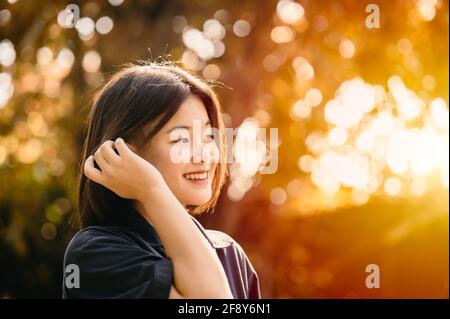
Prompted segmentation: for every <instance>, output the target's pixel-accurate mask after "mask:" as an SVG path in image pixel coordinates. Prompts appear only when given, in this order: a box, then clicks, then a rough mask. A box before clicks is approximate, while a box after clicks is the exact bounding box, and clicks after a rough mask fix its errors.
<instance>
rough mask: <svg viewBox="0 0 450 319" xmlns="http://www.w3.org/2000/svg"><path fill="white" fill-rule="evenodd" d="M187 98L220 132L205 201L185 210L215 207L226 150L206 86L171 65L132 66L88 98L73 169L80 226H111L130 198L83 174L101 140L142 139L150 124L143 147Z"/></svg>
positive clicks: (216, 105)
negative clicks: (89, 102) (77, 163)
mask: <svg viewBox="0 0 450 319" xmlns="http://www.w3.org/2000/svg"><path fill="white" fill-rule="evenodd" d="M191 94H194V95H197V96H198V97H199V98H200V99H201V100H202V102H203V103H204V105H205V108H206V111H207V114H208V117H209V120H210V122H211V126H212V127H215V128H217V129H218V131H219V132H220V136H219V138H218V139H217V140H216V143H218V147H219V151H220V159H221V160H220V161H219V163H218V164H217V167H216V171H215V175H214V180H213V182H212V194H213V195H212V196H211V199H210V200H209V201H208V202H207V203H205V204H203V205H201V206H194V207H188V210H189V212H190V213H193V214H200V213H203V212H205V211H209V210H210V209H211V208H213V207H214V206H215V204H216V202H217V199H218V197H219V193H220V189H221V187H222V185H223V184H224V182H225V176H226V163H225V160H224V157H225V152H226V150H225V142H224V133H223V132H224V131H223V130H224V124H223V117H222V111H221V107H220V104H219V101H218V98H217V96H216V94H215V92H214V91H213V89H212V87H211V85H210V84H209V83H208V82H206V81H204V80H202V79H200V78H198V77H196V76H194V75H192V74H190V73H188V72H186V71H184V70H183V69H181V68H180V67H178V66H177V65H176V64H175V63H173V62H169V61H164V62H157V63H156V62H146V63H145V64H143V65H134V64H132V65H127V66H126V67H125V68H123V69H122V70H121V71H119V72H117V73H115V74H114V75H113V76H112V77H111V79H110V80H109V81H108V82H107V83H106V84H105V85H104V86H103V88H102V89H101V90H100V92H98V93H97V94H96V96H95V97H94V101H93V107H92V109H91V112H90V114H89V118H88V127H87V136H86V140H85V142H84V146H83V150H82V154H81V161H80V168H79V178H78V182H79V185H78V205H79V209H78V212H77V215H76V216H75V220H74V222H75V223H76V224H77V225H78V226H79V227H80V228H84V227H87V226H91V225H102V224H109V223H111V222H115V221H117V220H120V217H121V215H124V214H126V213H127V211H129V210H130V209H132V208H133V202H132V200H129V199H124V198H121V197H119V196H118V195H116V194H115V193H114V192H112V191H110V190H109V189H107V188H105V187H103V186H102V185H99V184H97V183H95V182H93V181H91V180H89V179H88V178H87V177H86V176H85V175H84V172H83V167H84V162H85V161H86V159H87V158H88V157H89V156H90V155H92V154H93V153H94V152H95V151H96V150H97V149H98V148H99V147H100V146H101V144H102V143H104V142H105V141H107V140H115V139H116V138H118V137H122V138H124V139H125V141H130V140H134V139H136V138H137V137H138V136H143V135H142V134H143V128H144V126H146V125H147V124H150V123H151V128H152V129H151V131H150V132H149V133H148V134H147V135H146V136H143V139H141V140H142V144H140V146H142V145H144V144H145V143H147V142H148V141H150V139H151V138H152V137H153V136H154V135H155V134H156V133H157V132H158V131H159V130H161V128H162V127H163V126H164V125H165V124H166V123H167V122H168V121H169V120H170V119H171V118H172V116H174V115H175V113H176V112H177V110H178V108H179V106H180V104H181V103H182V102H183V101H184V100H185V99H186V98H187V97H188V96H189V95H191Z"/></svg>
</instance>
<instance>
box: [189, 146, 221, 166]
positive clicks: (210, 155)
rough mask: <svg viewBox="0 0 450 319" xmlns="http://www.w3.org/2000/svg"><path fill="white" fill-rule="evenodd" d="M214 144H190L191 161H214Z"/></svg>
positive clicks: (207, 162) (208, 162) (209, 162)
mask: <svg viewBox="0 0 450 319" xmlns="http://www.w3.org/2000/svg"><path fill="white" fill-rule="evenodd" d="M216 148H217V147H216V144H215V143H214V142H201V143H194V145H193V146H192V159H191V162H192V163H204V164H207V165H209V164H211V162H213V161H214V155H215V151H216V150H215V149H216Z"/></svg>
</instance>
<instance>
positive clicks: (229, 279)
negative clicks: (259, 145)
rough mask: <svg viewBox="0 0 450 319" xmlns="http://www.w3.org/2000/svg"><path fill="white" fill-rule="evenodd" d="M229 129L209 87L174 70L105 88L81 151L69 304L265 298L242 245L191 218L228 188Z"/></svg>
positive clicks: (153, 67)
mask: <svg viewBox="0 0 450 319" xmlns="http://www.w3.org/2000/svg"><path fill="white" fill-rule="evenodd" d="M196 123H197V127H199V128H200V129H197V130H196V129H195V126H196ZM223 130H224V124H223V119H222V115H221V109H220V105H219V102H218V99H217V96H216V95H215V93H214V92H213V90H212V89H211V87H209V85H208V84H207V83H206V82H205V81H203V80H201V79H199V78H197V77H195V76H193V75H191V74H189V73H187V72H186V71H184V70H182V69H181V68H179V67H177V66H176V65H175V64H173V63H169V62H163V63H150V64H147V65H132V66H128V67H126V68H125V69H123V70H122V71H120V72H118V73H116V74H115V75H114V76H113V77H112V78H111V79H110V80H109V81H108V83H106V85H105V86H104V88H103V89H102V90H101V91H100V93H99V94H98V95H97V97H96V98H95V99H94V105H93V108H92V111H91V114H90V117H89V124H88V131H87V138H86V141H85V144H84V148H83V152H82V158H81V167H80V176H79V194H78V196H79V197H78V202H79V212H78V215H77V216H76V217H77V221H78V223H79V226H80V227H81V230H80V231H79V232H78V233H77V234H76V235H75V236H74V238H73V239H72V241H71V242H70V244H69V245H68V247H67V249H66V253H65V257H64V278H63V279H64V280H63V297H64V298H260V291H259V282H258V276H257V274H256V272H255V270H254V268H253V266H252V265H251V263H250V261H249V260H248V258H247V256H246V254H245V252H244V251H243V249H242V248H241V247H240V245H239V244H238V243H236V242H235V241H234V240H233V239H232V238H231V237H230V236H228V235H226V234H225V233H223V232H219V231H213V230H205V229H204V228H203V227H202V226H201V225H200V223H199V222H198V221H197V220H196V219H195V218H194V217H193V216H195V215H198V214H201V213H202V212H205V211H209V210H211V209H213V208H214V205H215V203H216V201H217V198H218V196H219V193H220V190H221V187H222V185H223V184H224V181H225V176H226V163H225V143H224V134H223ZM212 131H214V132H216V134H211V132H212ZM217 132H218V134H217ZM195 134H197V135H200V136H195ZM196 138H197V139H198V140H197V141H200V142H199V143H193V141H194V140H195V139H196ZM205 150H206V151H205ZM186 151H188V152H186ZM174 154H175V155H176V154H184V157H183V158H184V160H179V159H177V158H176V156H174ZM186 154H187V156H186ZM217 154H218V155H219V156H214V155H217ZM74 265H75V266H76V268H77V269H78V270H79V273H74V274H73V275H79V278H78V283H79V285H71V284H70V280H72V279H73V278H72V277H70V276H69V275H71V273H70V272H67V269H74V268H73V267H74ZM68 266H70V267H68Z"/></svg>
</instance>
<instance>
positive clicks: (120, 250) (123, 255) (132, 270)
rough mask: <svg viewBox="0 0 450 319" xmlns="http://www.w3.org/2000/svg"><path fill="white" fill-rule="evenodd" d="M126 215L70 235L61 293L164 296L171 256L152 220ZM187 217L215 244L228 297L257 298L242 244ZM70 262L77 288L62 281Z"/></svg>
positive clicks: (170, 277) (256, 282)
mask: <svg viewBox="0 0 450 319" xmlns="http://www.w3.org/2000/svg"><path fill="white" fill-rule="evenodd" d="M127 215H128V216H130V218H128V219H127V221H121V222H120V223H118V224H114V225H108V226H103V225H102V226H89V227H86V228H84V229H82V230H80V231H79V232H78V233H77V234H76V235H75V236H74V238H73V239H72V240H71V242H70V243H69V245H68V246H67V249H66V253H65V256H64V269H63V270H64V277H63V291H62V294H63V298H168V296H169V291H170V287H171V285H172V283H173V265H172V261H171V260H170V259H169V258H168V257H167V256H166V255H165V253H164V247H163V246H162V243H161V240H160V238H159V236H158V234H157V233H156V231H155V229H154V228H153V227H152V225H151V224H149V223H148V222H147V221H146V220H145V219H144V218H143V217H142V216H141V215H140V214H139V213H137V212H132V213H131V214H127ZM192 220H193V222H194V223H195V224H196V225H197V226H198V228H199V229H200V231H201V232H202V233H203V234H204V235H205V237H206V238H207V240H208V241H209V243H210V244H211V245H212V247H214V249H215V250H216V253H217V255H218V257H219V259H220V261H221V263H222V266H223V268H224V270H225V273H226V275H227V278H228V282H229V285H230V288H231V292H232V293H233V296H234V298H239V299H241V298H245V299H259V298H261V296H260V288H259V280H258V276H257V274H256V272H255V269H254V268H253V266H252V264H251V263H250V261H249V260H248V258H247V256H246V254H245V252H244V250H243V249H242V247H241V246H240V245H239V244H238V243H237V242H236V241H234V240H233V239H232V238H231V237H230V236H228V235H226V234H225V233H223V232H220V231H215V230H205V229H204V228H203V227H202V225H201V224H200V223H199V222H198V221H197V220H196V219H195V218H194V217H192ZM73 264H75V265H76V266H78V269H79V274H80V276H79V288H76V287H73V288H68V287H66V277H67V276H68V275H70V272H67V269H71V268H70V267H69V268H66V267H67V266H68V265H73ZM69 279H70V278H69ZM69 287H70V286H69Z"/></svg>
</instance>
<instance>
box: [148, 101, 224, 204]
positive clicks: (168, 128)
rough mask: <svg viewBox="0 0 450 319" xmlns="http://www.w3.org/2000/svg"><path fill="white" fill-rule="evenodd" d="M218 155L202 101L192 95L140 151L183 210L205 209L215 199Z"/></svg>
mask: <svg viewBox="0 0 450 319" xmlns="http://www.w3.org/2000/svg"><path fill="white" fill-rule="evenodd" d="M213 152H218V149H217V145H216V143H215V141H214V138H213V135H212V132H211V125H210V123H209V118H208V114H207V112H206V109H205V106H204V104H203V102H202V100H201V99H200V98H199V97H198V96H196V95H190V96H189V97H188V98H187V99H186V100H185V101H184V102H183V103H182V104H181V105H180V107H179V109H178V111H177V113H175V115H174V116H173V117H172V118H171V119H170V120H169V121H168V122H167V123H166V125H165V126H164V127H163V128H162V129H161V130H160V131H159V132H158V133H157V134H156V135H155V136H154V137H153V138H152V139H151V140H150V142H149V143H147V145H145V146H144V147H143V148H141V150H140V154H139V155H140V156H141V157H143V158H144V159H146V160H147V161H148V162H150V163H151V164H153V165H154V166H155V167H156V168H157V169H158V170H159V171H160V173H161V174H162V176H163V177H164V180H165V181H166V183H167V185H168V186H169V188H170V189H171V191H172V192H173V193H174V195H175V196H176V197H177V199H178V200H179V201H180V203H181V204H182V205H183V206H185V207H186V206H187V205H202V204H204V203H206V202H207V201H208V200H209V199H210V198H211V195H212V190H211V185H212V181H213V179H214V172H215V169H216V166H217V163H216V161H214V160H213V158H214V156H213V154H214V153H213Z"/></svg>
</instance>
